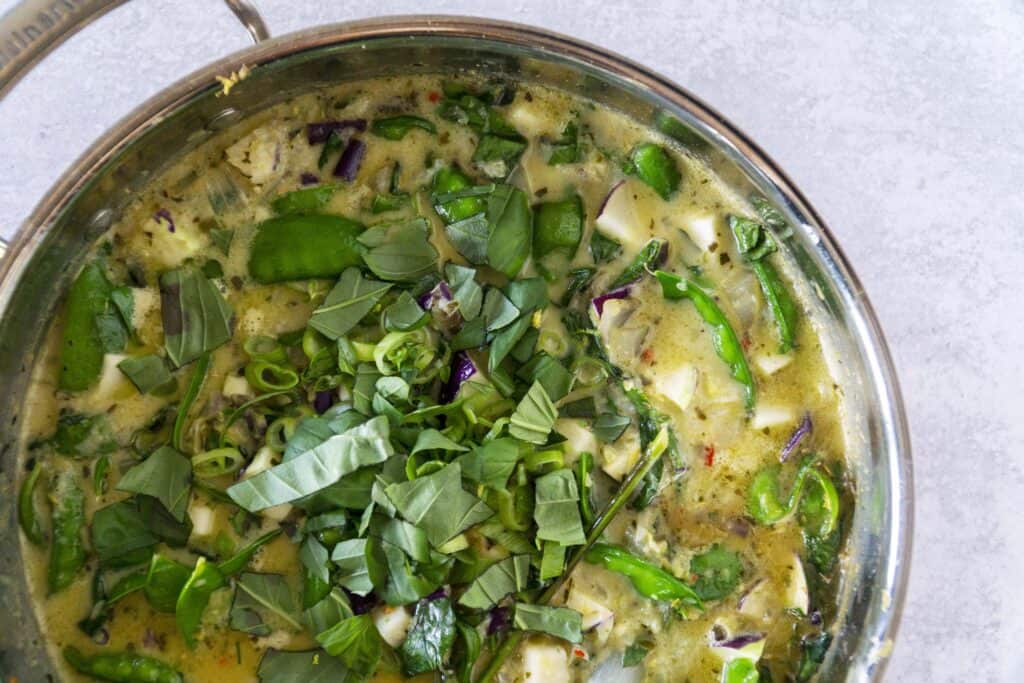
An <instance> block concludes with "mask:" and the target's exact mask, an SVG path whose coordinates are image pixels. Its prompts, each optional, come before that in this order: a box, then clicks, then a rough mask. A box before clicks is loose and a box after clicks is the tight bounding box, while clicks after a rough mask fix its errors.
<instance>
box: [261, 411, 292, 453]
mask: <svg viewBox="0 0 1024 683" xmlns="http://www.w3.org/2000/svg"><path fill="white" fill-rule="evenodd" d="M298 424H299V421H298V420H297V419H296V418H294V417H279V418H277V419H276V420H274V421H273V422H271V423H270V425H268V426H267V434H266V443H267V446H269V447H270V448H271V449H272V450H273V451H275V452H276V453H284V449H285V445H286V444H287V442H288V439H290V438H292V434H294V433H295V428H296V427H297V426H298Z"/></svg>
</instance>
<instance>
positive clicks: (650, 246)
mask: <svg viewBox="0 0 1024 683" xmlns="http://www.w3.org/2000/svg"><path fill="white" fill-rule="evenodd" d="M667 255H668V243H667V242H664V241H662V240H659V239H653V240H651V241H649V242H648V243H647V244H645V245H644V247H643V249H641V250H640V251H639V253H637V255H636V258H634V259H633V262H632V263H630V264H629V265H628V266H626V268H625V270H623V271H622V272H621V273H619V276H618V277H617V278H615V280H613V281H612V283H611V284H610V285H608V289H618V288H619V287H622V286H624V285H628V284H630V283H632V282H636V281H637V280H639V279H640V277H641V276H643V274H644V271H645V270H648V269H649V268H653V267H655V266H657V265H659V263H660V262H663V261H664V260H665V257H666V256H667Z"/></svg>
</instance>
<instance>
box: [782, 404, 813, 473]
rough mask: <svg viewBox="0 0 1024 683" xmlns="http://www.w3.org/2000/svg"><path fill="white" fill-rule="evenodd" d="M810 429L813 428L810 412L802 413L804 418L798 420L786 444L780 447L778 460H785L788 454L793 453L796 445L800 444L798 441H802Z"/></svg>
mask: <svg viewBox="0 0 1024 683" xmlns="http://www.w3.org/2000/svg"><path fill="white" fill-rule="evenodd" d="M812 429H814V424H813V423H812V422H811V414H810V413H804V419H802V420H800V424H799V425H797V428H796V431H794V432H793V434H792V436H790V437H789V441H787V442H786V445H785V446H783V447H782V452H781V453H779V462H786V460H787V459H789V456H790V455H792V454H793V451H795V450H796V447H797V446H799V445H800V442H801V441H803V439H804V437H805V436H807V435H808V434H810V433H811V430H812Z"/></svg>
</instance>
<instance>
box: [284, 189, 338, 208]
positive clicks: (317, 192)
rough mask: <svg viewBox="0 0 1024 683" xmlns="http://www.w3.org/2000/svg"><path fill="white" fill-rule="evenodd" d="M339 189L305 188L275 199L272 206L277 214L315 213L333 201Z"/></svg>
mask: <svg viewBox="0 0 1024 683" xmlns="http://www.w3.org/2000/svg"><path fill="white" fill-rule="evenodd" d="M337 189H338V187H337V186H336V185H317V186H316V187H304V188H302V189H301V190H293V191H292V192H286V193H285V194H283V195H280V196H279V197H276V198H274V200H273V201H271V202H270V206H271V207H272V208H273V209H274V213H277V214H294V213H314V212H316V211H319V210H320V209H321V208H323V206H324V205H325V204H326V203H327V202H329V201H331V197H332V196H333V195H334V193H335V191H337Z"/></svg>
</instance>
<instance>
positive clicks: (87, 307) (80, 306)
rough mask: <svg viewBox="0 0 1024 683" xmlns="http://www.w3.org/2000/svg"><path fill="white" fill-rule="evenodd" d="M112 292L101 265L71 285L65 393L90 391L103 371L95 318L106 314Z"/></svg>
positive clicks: (62, 378)
mask: <svg viewBox="0 0 1024 683" xmlns="http://www.w3.org/2000/svg"><path fill="white" fill-rule="evenodd" d="M112 289H113V287H112V286H111V284H110V282H109V281H108V280H107V276H106V274H105V273H104V272H103V267H102V266H101V265H100V264H99V263H98V262H93V263H90V264H88V265H86V266H85V268H83V269H82V272H80V273H79V274H78V277H76V278H75V281H74V282H73V283H71V288H70V289H69V290H68V300H67V304H66V306H65V311H66V312H65V315H64V329H63V333H62V336H61V339H62V342H61V370H60V388H61V389H63V390H65V391H84V390H85V389H88V388H89V387H90V386H91V385H92V383H93V382H95V381H96V378H98V377H99V376H100V372H101V371H102V370H103V354H104V345H103V340H102V339H101V337H100V330H99V326H98V324H97V322H96V318H97V317H98V316H100V315H101V314H103V313H104V311H106V309H107V300H108V299H109V297H110V292H111V290H112Z"/></svg>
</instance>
